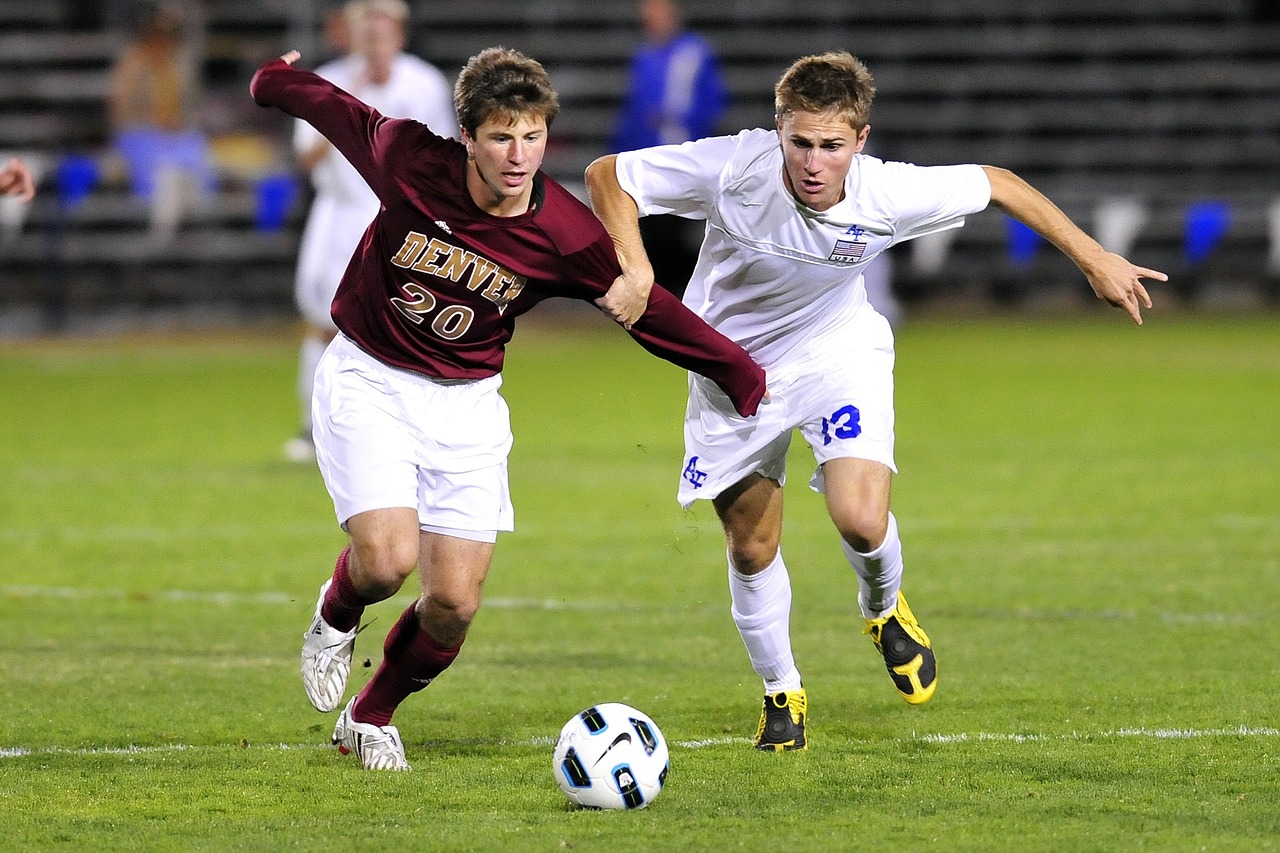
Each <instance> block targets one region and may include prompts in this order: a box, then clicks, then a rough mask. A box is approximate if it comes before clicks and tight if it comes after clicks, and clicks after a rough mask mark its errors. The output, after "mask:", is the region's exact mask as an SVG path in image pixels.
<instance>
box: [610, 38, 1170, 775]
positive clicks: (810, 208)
mask: <svg viewBox="0 0 1280 853" xmlns="http://www.w3.org/2000/svg"><path fill="white" fill-rule="evenodd" d="M774 94H775V113H776V120H775V129H773V130H745V131H743V132H741V133H738V134H737V135H734V136H727V137H713V138H707V139H702V140H697V141H692V142H686V143H683V144H680V145H663V146H657V147H653V148H648V149H643V150H640V151H632V152H626V153H621V154H616V155H610V156H608V157H602V158H600V159H599V160H597V161H595V162H594V163H592V164H591V165H590V166H589V167H588V169H587V174H586V180H587V188H588V191H589V193H590V196H591V203H592V207H593V209H594V210H595V211H596V214H597V215H598V216H599V217H600V219H601V220H602V221H603V222H604V224H605V226H606V228H608V230H609V232H610V234H611V235H612V236H613V238H614V242H615V244H616V245H617V247H618V253H619V259H620V260H621V263H622V268H623V273H622V275H621V276H619V278H618V279H617V281H616V282H615V283H614V285H613V287H612V288H611V289H610V291H609V293H608V294H607V295H606V298H605V299H604V300H603V301H602V307H603V308H604V309H605V311H606V312H607V313H609V314H610V316H612V317H613V318H614V319H616V320H618V321H619V322H621V323H623V324H624V325H625V324H627V323H629V322H631V321H633V320H634V319H635V317H637V316H638V314H639V312H640V311H642V310H643V308H644V306H645V304H646V302H647V299H648V294H649V288H650V287H651V285H652V282H653V274H652V267H651V265H650V263H649V260H648V258H646V257H645V253H644V247H643V244H642V243H641V241H640V238H639V228H638V224H637V223H638V217H639V216H645V215H649V214H657V213H675V214H678V215H681V216H685V217H689V218H692V219H702V220H705V222H706V226H705V228H706V230H705V237H704V239H703V243H702V248H701V252H700V254H699V257H698V263H697V266H696V268H695V270H694V273H693V278H692V280H691V282H690V284H689V288H688V290H687V291H686V292H685V296H684V301H685V304H686V305H688V306H689V307H690V308H691V309H693V310H694V311H695V312H696V313H697V314H698V315H699V316H701V317H702V318H703V319H705V320H706V321H707V322H708V323H709V324H710V325H711V326H712V327H714V328H715V329H717V330H718V331H720V332H721V333H723V334H724V335H726V336H727V337H729V338H730V339H731V340H733V341H735V342H736V343H738V344H740V345H742V347H743V348H744V349H746V350H747V352H748V353H750V355H751V356H752V357H753V358H754V359H755V360H756V361H757V362H758V363H759V364H760V365H761V366H762V367H764V368H765V371H766V374H767V376H768V388H769V395H768V398H767V399H766V401H765V403H764V404H762V405H761V407H760V410H759V413H758V414H757V416H755V417H752V418H743V417H739V416H738V415H737V414H736V413H735V412H734V411H733V409H732V407H731V406H729V405H728V402H727V401H726V399H725V398H724V395H723V394H722V393H721V392H720V391H719V390H718V389H716V388H715V387H713V386H712V385H711V384H710V383H707V382H705V381H703V380H701V379H700V378H699V377H696V376H691V377H690V380H689V403H688V409H687V412H686V415H685V427H684V432H685V448H686V450H685V458H684V463H683V468H682V473H681V481H680V489H679V500H680V502H681V504H683V505H684V506H686V507H688V506H690V505H691V504H692V503H693V502H694V501H695V500H697V499H699V498H702V499H708V500H711V501H712V502H713V504H714V506H715V510H716V514H717V515H718V517H719V518H720V521H721V523H722V525H723V527H724V532H725V538H726V540H727V544H728V549H727V550H728V560H729V589H730V593H731V601H732V608H731V612H732V616H733V619H734V622H735V623H736V625H737V627H738V632H739V634H740V635H741V637H742V640H743V642H744V644H745V645H746V648H747V652H748V655H749V657H750V659H751V663H752V666H753V668H754V669H755V671H756V673H757V674H758V675H759V676H760V677H761V678H762V679H763V681H764V690H765V697H764V708H763V712H762V714H761V717H760V725H759V728H758V730H757V732H756V736H755V746H756V748H757V749H761V750H768V751H784V750H793V749H805V748H807V745H808V741H807V737H806V733H805V721H806V717H807V712H808V696H807V694H806V692H805V689H804V686H803V684H802V682H801V678H800V672H799V670H798V669H797V667H796V662H795V659H794V657H793V655H792V651H791V640H790V624H789V622H790V607H791V582H790V578H789V576H788V574H787V568H786V565H785V563H784V562H783V558H782V552H781V550H780V545H781V538H782V488H783V484H784V482H785V462H786V454H787V448H788V446H789V443H790V440H791V433H792V431H793V430H795V429H799V430H800V434H801V435H802V436H803V438H804V439H805V441H806V442H808V444H809V446H810V447H811V448H812V449H813V453H814V457H815V459H816V461H817V470H816V472H815V473H814V475H813V479H812V480H811V485H812V487H813V488H814V489H815V490H817V491H819V492H822V493H823V494H824V495H825V499H826V504H827V510H828V513H829V514H830V517H831V520H832V521H833V522H834V524H835V527H836V530H837V531H838V532H839V534H840V546H841V548H842V550H843V552H844V556H845V558H846V559H847V560H848V562H849V564H850V565H851V566H852V568H853V570H854V572H855V574H856V576H857V586H858V596H857V598H858V602H857V603H858V607H859V609H860V610H861V616H862V618H863V620H864V629H863V633H866V634H870V636H871V639H872V642H873V643H874V644H875V647H876V649H877V650H878V651H879V652H880V653H881V655H882V656H883V657H884V661H885V666H886V668H887V669H888V671H889V675H890V677H891V679H892V680H893V683H894V686H895V687H896V689H897V691H898V692H899V693H900V694H901V695H902V697H903V698H904V699H906V701H907V702H910V703H912V704H922V703H924V702H927V701H928V700H929V699H930V698H932V697H933V695H934V691H935V689H936V688H937V664H936V661H935V659H934V653H933V649H932V643H931V642H930V640H929V637H928V636H927V635H926V634H925V632H924V630H923V629H922V628H921V627H920V625H919V623H918V622H917V620H916V618H915V617H914V615H913V614H912V612H911V610H910V608H909V607H908V605H907V601H906V598H905V597H904V596H903V595H902V593H901V587H902V575H903V561H902V543H901V540H900V539H899V536H898V526H897V522H896V520H895V518H894V516H893V513H891V512H890V511H889V493H890V482H891V477H892V474H893V473H894V472H895V471H896V470H897V469H896V467H895V465H894V457H893V443H894V412H893V362H894V345H893V334H892V332H891V330H890V327H889V324H888V322H887V321H886V320H885V319H884V317H882V316H881V315H880V314H879V313H877V312H876V310H875V309H874V308H873V307H872V306H871V304H870V303H869V302H868V301H867V296H866V290H865V288H864V285H863V281H862V270H863V268H864V267H865V266H866V265H867V264H868V263H869V262H871V261H872V259H873V258H875V257H876V256H877V255H879V254H880V253H881V252H883V251H884V250H885V249H886V248H888V247H889V246H891V245H893V244H895V243H898V242H900V241H903V240H909V239H911V238H913V237H919V236H921V235H923V234H929V233H932V232H936V231H940V230H942V229H946V228H954V227H958V226H960V225H962V224H963V222H964V217H965V216H967V215H969V214H973V213H977V212H978V211H981V210H983V209H984V208H986V207H987V206H988V205H995V206H996V207H998V208H1001V209H1002V210H1003V211H1005V212H1006V213H1007V214H1009V215H1010V216H1012V217H1014V218H1015V219H1018V220H1020V221H1021V222H1024V223H1025V224H1027V225H1028V226H1030V227H1031V228H1032V229H1034V230H1035V231H1037V232H1039V233H1040V234H1042V235H1043V236H1044V237H1045V238H1047V239H1048V240H1049V241H1050V242H1051V243H1053V244H1054V245H1055V246H1057V247H1058V248H1059V249H1060V250H1061V251H1062V252H1064V253H1065V254H1066V255H1067V256H1068V257H1070V258H1071V259H1072V260H1073V261H1074V262H1075V263H1076V265H1077V266H1079V267H1080V269H1081V271H1082V272H1083V273H1084V275H1085V277H1086V278H1087V279H1088V282H1089V284H1090V285H1091V286H1092V288H1093V290H1094V292H1095V293H1096V294H1097V296H1098V297H1099V298H1100V299H1103V300H1105V301H1107V302H1109V303H1110V304H1112V305H1114V306H1117V307H1119V308H1121V309H1123V310H1124V311H1125V312H1126V313H1127V314H1128V315H1129V316H1130V317H1131V318H1132V319H1133V321H1134V322H1135V323H1141V322H1142V316H1141V308H1142V307H1148V308H1149V307H1151V299H1150V297H1149V296H1148V294H1147V291H1146V288H1145V287H1144V286H1143V284H1142V281H1141V280H1142V279H1143V278H1150V279H1155V280H1159V281H1165V280H1167V277H1166V276H1165V275H1164V274H1163V273H1161V272H1157V271H1155V270H1150V269H1144V268H1142V267H1138V266H1134V265H1133V264H1131V263H1130V262H1129V261H1127V260H1126V259H1124V258H1123V257H1121V256H1119V255H1116V254H1112V253H1108V252H1106V251H1105V250H1103V248H1102V247H1101V246H1100V245H1099V244H1098V243H1097V242H1096V241H1095V240H1093V239H1092V238H1091V237H1089V236H1088V235H1087V234H1085V233H1084V232H1083V231H1082V230H1081V229H1080V228H1078V227H1077V226H1076V225H1075V224H1074V223H1072V222H1071V220H1070V219H1069V218H1068V217H1067V216H1066V215H1065V214H1063V213H1062V212H1061V211H1060V210H1059V209H1058V208H1057V207H1056V206H1054V205H1053V203H1052V202H1050V201H1049V200H1048V199H1047V198H1045V197H1044V196H1043V195H1041V194H1040V193H1039V192H1038V191H1036V190H1035V189H1033V188H1032V187H1031V186H1030V185H1028V184H1027V183H1026V182H1025V181H1023V180H1022V179H1021V178H1019V177H1017V176H1016V175H1014V174H1013V173H1012V172H1010V171H1008V170H1005V169H1000V168H995V167H991V166H979V165H958V166H928V167H922V166H916V165H912V164H908V163H896V162H885V161H882V160H879V159H877V158H874V157H871V156H868V155H865V154H862V153H861V152H862V149H863V146H865V145H866V142H867V135H868V133H869V132H870V130H871V126H870V124H869V117H870V108H871V101H872V97H873V96H874V94H875V86H874V82H873V80H872V77H871V74H870V72H869V71H868V70H867V69H866V67H865V66H864V65H863V64H862V63H861V62H860V61H859V60H857V59H856V58H854V57H853V56H852V55H850V54H848V53H844V52H833V53H826V54H822V55H816V56H807V57H803V58H801V59H799V60H797V61H796V62H795V63H794V64H793V65H792V66H791V67H790V68H789V69H788V70H787V71H786V73H785V74H784V75H783V76H782V78H781V80H780V81H779V82H778V84H777V86H776V87H775V92H774Z"/></svg>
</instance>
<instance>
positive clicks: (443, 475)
mask: <svg viewBox="0 0 1280 853" xmlns="http://www.w3.org/2000/svg"><path fill="white" fill-rule="evenodd" d="M501 386H502V376H501V375H494V376H490V377H488V378H486V379H479V380H476V381H474V382H441V381H433V380H431V379H429V378H427V377H425V376H421V375H419V374H416V373H412V372H410V371H407V370H400V369H398V368H394V367H389V366H387V365H385V364H383V363H382V362H380V361H378V360H377V359H375V358H374V357H373V356H371V355H369V354H367V353H366V352H364V351H363V350H361V349H360V348H359V347H358V346H356V345H355V344H354V343H353V342H352V341H351V340H350V339H348V338H347V337H345V336H344V335H341V334H339V335H338V336H337V337H335V338H334V339H333V341H332V343H330V344H329V346H328V348H327V349H326V350H325V353H324V356H323V357H322V358H321V359H320V364H319V367H318V368H317V370H316V384H315V394H314V396H313V398H312V403H311V406H312V415H313V417H314V419H315V430H314V436H315V443H316V460H317V462H319V464H320V474H321V475H322V476H323V477H324V484H325V487H326V488H328V490H329V496H330V497H332V498H333V508H334V511H335V513H336V514H337V517H338V522H339V523H340V524H342V525H343V528H344V529H345V528H346V523H347V520H348V519H350V518H351V517H352V516H353V515H357V514H359V513H362V512H366V511H368V510H371V509H387V508H391V507H409V508H413V509H417V511H418V522H419V524H420V525H421V526H422V529H423V530H429V531H434V532H437V533H444V534H447V535H450V536H456V537H459V538H462V539H472V540H475V541H479V542H493V541H495V540H496V539H497V532H498V531H499V530H511V529H513V527H514V512H513V510H512V508H511V493H510V490H509V489H508V486H507V454H508V453H509V452H510V450H511V420H510V417H509V415H508V411H507V403H506V400H504V399H503V398H502V395H501V394H500V393H499V390H498V389H499V388H500V387H501Z"/></svg>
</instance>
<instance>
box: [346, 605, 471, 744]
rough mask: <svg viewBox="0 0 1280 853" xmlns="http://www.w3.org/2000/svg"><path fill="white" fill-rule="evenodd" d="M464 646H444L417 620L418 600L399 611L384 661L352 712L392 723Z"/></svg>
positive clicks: (381, 723) (362, 717)
mask: <svg viewBox="0 0 1280 853" xmlns="http://www.w3.org/2000/svg"><path fill="white" fill-rule="evenodd" d="M461 648H462V644H461V643H459V644H458V645H457V646H456V647H454V648H452V649H445V648H441V647H440V646H439V645H438V644H437V643H436V642H435V641H434V640H432V639H431V637H429V636H428V635H427V632H426V631H424V630H422V628H421V626H419V624H418V613H417V602H414V604H411V605H410V606H409V609H408V610H406V611H405V612H404V613H401V614H400V619H399V621H397V622H396V624H395V625H394V626H392V628H391V631H390V632H389V633H388V634H387V641H386V643H384V644H383V647H382V653H383V656H382V664H381V665H380V666H379V667H378V671H377V672H376V673H374V675H373V678H371V679H370V680H369V683H368V684H366V685H365V686H364V689H363V690H361V691H360V696H359V697H358V698H357V699H356V704H355V707H353V708H352V709H351V716H352V718H353V719H355V720H356V721H357V722H361V723H372V724H373V725H375V726H385V725H388V724H390V722H391V715H392V714H394V713H395V711H396V708H398V707H399V706H400V703H401V702H403V701H404V700H405V699H406V698H407V697H408V696H409V694H410V693H416V692H418V691H419V690H421V689H423V688H424V687H426V686H427V685H428V684H430V683H431V680H432V679H433V678H435V677H436V676H437V675H439V674H440V673H442V672H444V671H445V670H446V669H448V668H449V664H451V663H453V659H454V658H456V657H457V656H458V650H459V649H461Z"/></svg>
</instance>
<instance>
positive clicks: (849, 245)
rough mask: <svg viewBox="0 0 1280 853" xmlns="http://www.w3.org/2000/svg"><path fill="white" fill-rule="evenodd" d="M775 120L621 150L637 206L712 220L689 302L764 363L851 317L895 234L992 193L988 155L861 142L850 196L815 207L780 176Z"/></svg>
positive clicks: (863, 306)
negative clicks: (929, 159) (892, 155)
mask: <svg viewBox="0 0 1280 853" xmlns="http://www.w3.org/2000/svg"><path fill="white" fill-rule="evenodd" d="M782 173H783V161H782V149H781V146H780V144H779V140H778V134H777V132H776V131H773V130H746V131H743V132H741V133H738V134H736V135H734V136H721V137H712V138H708V139H700V140H696V141H693V142H685V143H683V144H680V145H663V146H659V147H656V148H649V149H644V150H641V151H630V152H625V153H622V154H619V155H618V157H617V175H618V182H619V183H620V184H621V186H622V189H623V190H625V191H626V192H627V193H628V194H629V195H630V196H631V197H632V198H633V199H634V200H635V202H636V204H637V206H638V207H639V210H640V214H641V215H642V216H647V215H651V214H660V213H673V214H676V215H678V216H683V217H686V218H689V219H705V220H706V221H707V226H706V236H705V238H704V239H703V243H702V249H701V252H700V253H699V255H698V264H697V266H696V267H695V269H694V272H693V277H692V279H691V280H690V282H689V286H688V288H687V289H686V290H685V295H684V302H685V304H686V305H687V306H688V307H689V308H691V309H692V310H693V311H694V312H696V313H697V314H698V316H700V317H702V318H703V319H704V320H706V321H707V323H709V324H710V325H711V326H712V327H713V328H715V329H716V330H717V331H719V332H720V333H722V334H724V335H725V336H727V337H728V338H730V339H731V340H733V341H735V342H736V343H738V344H739V345H741V346H742V347H743V349H745V350H746V351H747V352H749V353H750V354H751V356H752V357H753V358H754V359H755V360H756V361H757V362H758V363H759V364H760V365H761V366H762V367H764V368H765V370H772V368H774V367H776V366H778V365H779V364H782V363H784V362H786V361H787V360H788V357H789V356H791V355H793V354H796V355H798V354H800V353H801V352H805V351H807V350H809V349H811V348H812V346H813V345H819V344H820V343H821V342H822V341H823V340H824V339H827V338H830V337H832V336H833V335H835V334H837V333H838V332H839V331H840V330H843V329H848V328H849V327H850V325H851V323H852V321H853V319H854V317H855V316H856V315H857V314H858V312H860V311H874V310H875V309H874V308H872V307H871V306H870V305H869V303H868V302H867V296H866V289H865V288H864V286H863V283H862V269H863V267H865V266H866V265H867V263H868V262H869V261H871V259H872V258H874V257H876V256H877V255H879V254H880V253H881V252H883V251H884V250H885V249H887V248H888V247H889V246H891V245H893V244H895V243H899V242H901V241H903V240H909V239H911V238H913V237H919V236H921V235H923V234H929V233H932V232H935V231H941V230H944V229H947V228H955V227H958V226H960V225H963V224H964V217H965V216H966V215H968V214H970V213H976V212H978V211H980V210H982V209H984V208H985V207H986V206H987V205H988V204H989V203H990V201H991V184H990V182H989V181H988V180H987V176H986V173H985V172H983V170H982V167H981V166H976V165H963V166H916V165H912V164H910V163H896V162H885V161H883V160H879V159H877V158H875V157H871V156H869V155H864V154H859V155H856V156H855V157H854V159H853V164H852V166H851V168H850V169H849V176H848V178H847V179H846V181H845V197H844V198H843V199H842V200H841V201H840V202H839V203H838V204H836V205H834V206H833V207H831V208H830V209H828V210H825V211H822V212H818V211H814V210H810V209H809V208H807V207H805V206H804V205H802V204H800V203H799V202H798V201H796V199H795V197H794V196H792V195H791V193H790V192H789V191H788V190H787V188H786V185H785V184H784V182H783V174H782Z"/></svg>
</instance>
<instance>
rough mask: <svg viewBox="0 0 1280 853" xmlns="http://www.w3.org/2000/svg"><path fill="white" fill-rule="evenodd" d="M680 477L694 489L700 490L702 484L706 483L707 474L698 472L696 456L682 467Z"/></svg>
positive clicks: (691, 457)
mask: <svg viewBox="0 0 1280 853" xmlns="http://www.w3.org/2000/svg"><path fill="white" fill-rule="evenodd" d="M680 476H682V477H683V478H684V479H686V480H688V481H689V482H690V483H692V484H693V487H694V488H695V489H700V488H702V484H703V483H705V482H707V472H706V471H699V470H698V457H696V456H690V457H689V464H688V465H685V466H684V473H683V474H681V475H680Z"/></svg>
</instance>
